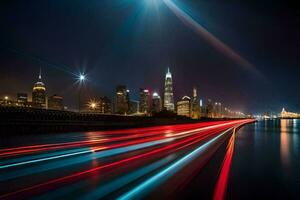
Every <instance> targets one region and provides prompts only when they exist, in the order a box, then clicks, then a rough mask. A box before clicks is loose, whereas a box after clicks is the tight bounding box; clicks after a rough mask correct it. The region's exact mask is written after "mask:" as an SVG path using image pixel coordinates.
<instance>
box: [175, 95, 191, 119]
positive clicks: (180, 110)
mask: <svg viewBox="0 0 300 200" xmlns="http://www.w3.org/2000/svg"><path fill="white" fill-rule="evenodd" d="M177 115H180V116H186V117H191V98H190V97H188V96H184V97H182V99H181V100H180V101H178V102H177Z"/></svg>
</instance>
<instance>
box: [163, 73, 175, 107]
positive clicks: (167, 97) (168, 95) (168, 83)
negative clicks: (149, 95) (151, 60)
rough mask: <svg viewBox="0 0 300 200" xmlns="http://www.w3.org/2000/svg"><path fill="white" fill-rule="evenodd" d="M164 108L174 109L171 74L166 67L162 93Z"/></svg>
mask: <svg viewBox="0 0 300 200" xmlns="http://www.w3.org/2000/svg"><path fill="white" fill-rule="evenodd" d="M164 108H165V109H166V110H169V111H174V109H175V106H174V97H173V83H172V74H171V72H170V69H169V68H168V72H167V73H166V78H165V93H164Z"/></svg>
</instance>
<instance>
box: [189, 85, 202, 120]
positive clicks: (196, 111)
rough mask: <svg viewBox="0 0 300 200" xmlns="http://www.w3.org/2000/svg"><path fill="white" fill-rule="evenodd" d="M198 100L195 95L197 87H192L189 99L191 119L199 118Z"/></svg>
mask: <svg viewBox="0 0 300 200" xmlns="http://www.w3.org/2000/svg"><path fill="white" fill-rule="evenodd" d="M200 111H201V110H200V101H199V99H198V97H197V89H196V88H195V87H194V88H193V97H192V99H191V117H192V118H193V119H199V118H200V117H201V115H200Z"/></svg>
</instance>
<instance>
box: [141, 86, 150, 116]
mask: <svg viewBox="0 0 300 200" xmlns="http://www.w3.org/2000/svg"><path fill="white" fill-rule="evenodd" d="M149 111H150V92H149V90H148V89H143V88H141V89H140V104H139V112H140V113H144V114H149Z"/></svg>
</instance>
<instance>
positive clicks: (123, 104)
mask: <svg viewBox="0 0 300 200" xmlns="http://www.w3.org/2000/svg"><path fill="white" fill-rule="evenodd" d="M128 111H129V90H127V89H126V86H125V85H119V86H117V87H116V96H115V113H117V114H126V113H128Z"/></svg>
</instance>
